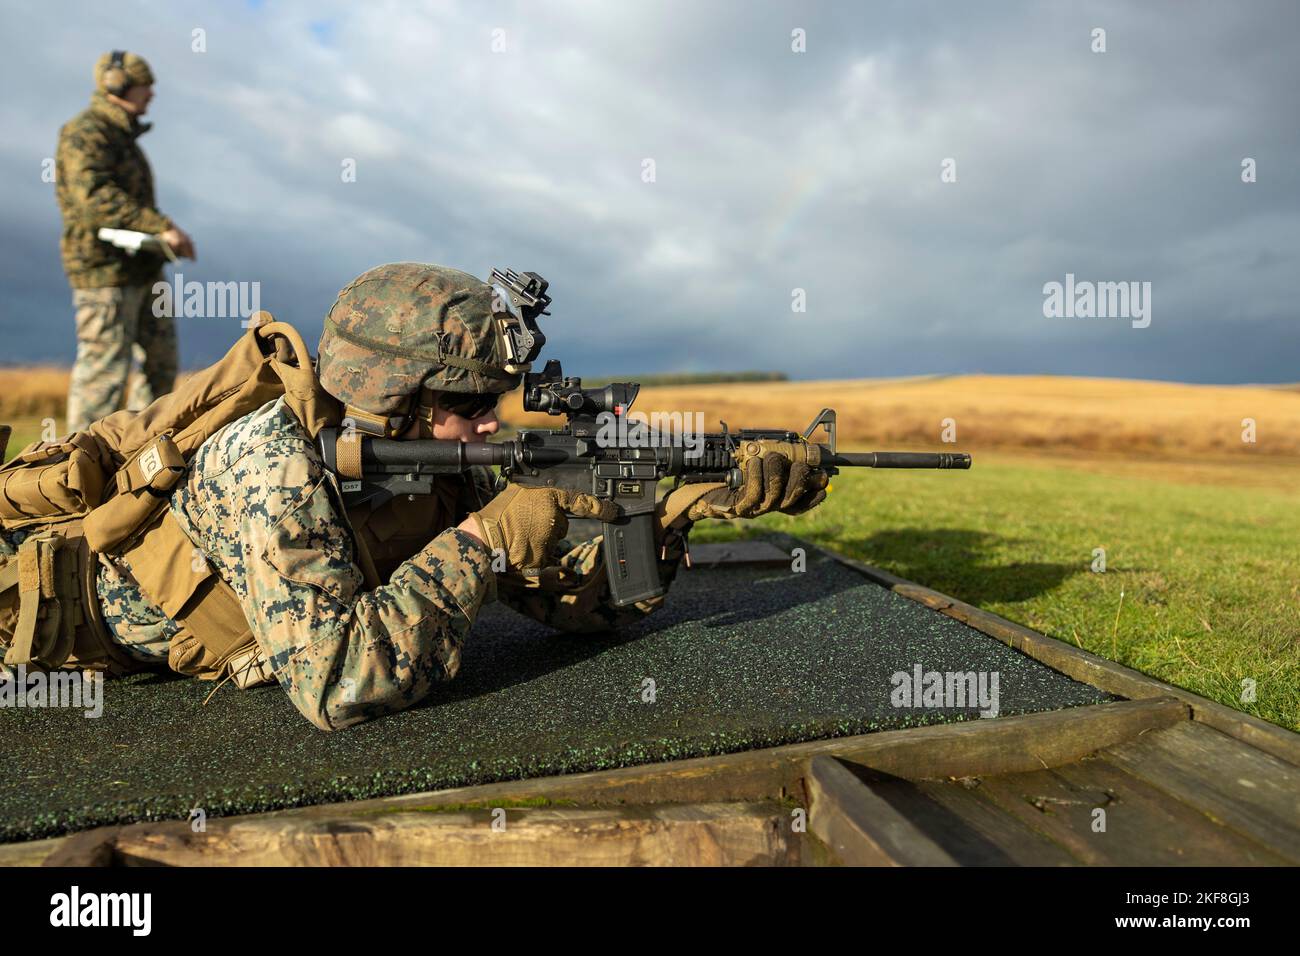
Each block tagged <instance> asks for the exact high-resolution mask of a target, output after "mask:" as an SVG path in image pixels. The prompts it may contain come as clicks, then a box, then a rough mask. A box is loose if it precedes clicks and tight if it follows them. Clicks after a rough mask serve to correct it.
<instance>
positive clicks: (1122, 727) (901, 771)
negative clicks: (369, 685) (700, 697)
mask: <svg viewBox="0 0 1300 956" xmlns="http://www.w3.org/2000/svg"><path fill="white" fill-rule="evenodd" d="M1186 719H1187V708H1186V706H1185V705H1183V704H1181V703H1179V702H1178V701H1174V700H1144V701H1119V702H1116V703H1110V704H1097V705H1093V706H1088V707H1075V708H1071V709H1069V710H1061V711H1051V712H1048V713H1042V714H1026V715H1023V716H1019V717H998V718H993V719H987V720H972V721H965V722H962V723H956V724H936V725H932V726H929V727H915V728H909V729H907V730H891V731H884V732H882V733H876V734H862V735H859V736H855V737H841V738H837V739H833V740H817V741H812V742H810V743H804V744H790V745H787V746H784V747H770V748H767V749H764V750H749V751H744V752H742V753H736V754H726V755H723V756H719V757H698V758H694V759H691V760H678V761H672V762H669V763H658V764H647V765H644V766H640V767H622V768H619V769H617V770H602V771H596V772H593V773H582V774H566V775H563V776H556V777H537V778H532V779H529V780H512V781H509V782H506V783H493V784H484V785H481V786H476V787H457V788H455V789H451V790H441V791H436V792H432V793H415V794H406V795H403V796H397V797H380V798H377V799H373V800H359V801H355V802H351V803H335V804H322V805H319V806H312V807H297V808H294V809H291V810H279V811H275V812H273V813H269V814H260V815H258V816H261V817H267V818H278V817H281V816H293V817H297V816H302V817H307V818H319V819H332V818H336V817H340V816H349V815H361V816H364V815H366V814H372V813H376V812H378V813H396V812H401V811H404V810H410V809H431V808H435V807H445V806H448V805H462V806H463V805H466V804H486V805H494V804H498V803H501V802H518V801H552V802H565V801H568V802H580V803H583V804H618V803H636V804H650V803H693V802H701V803H716V802H726V801H752V800H760V799H784V798H786V797H789V796H791V795H796V796H797V797H798V798H799V799H803V797H804V790H803V786H802V779H803V776H804V771H805V767H806V764H807V761H809V760H811V759H812V758H813V757H817V756H832V757H840V758H843V759H846V760H851V761H853V762H856V763H860V764H863V765H865V766H870V767H875V768H877V769H879V770H883V771H885V772H888V773H890V774H893V775H895V776H899V777H907V778H909V779H919V778H924V777H939V778H942V777H949V776H952V777H962V776H973V775H976V774H980V773H1009V772H1014V771H1017V770H1031V769H1036V768H1039V767H1043V766H1056V765H1058V764H1061V763H1070V762H1072V761H1074V760H1077V759H1079V757H1081V756H1083V755H1084V754H1087V753H1091V752H1092V751H1094V750H1097V749H1100V748H1102V747H1107V746H1110V745H1111V744H1113V743H1117V742H1120V741H1123V740H1127V739H1130V738H1132V737H1135V736H1137V735H1138V734H1140V733H1143V732H1144V731H1147V730H1152V729H1157V728H1161V727H1167V726H1170V725H1171V724H1174V723H1177V722H1179V721H1183V720H1186ZM241 819H244V818H242V817H229V818H224V819H223V818H220V817H209V818H208V822H207V825H208V829H209V831H211V830H212V829H213V828H214V827H215V828H221V827H225V826H229V825H231V821H237V820H241ZM125 829H128V828H127V827H104V828H100V829H98V830H90V831H86V832H85V833H82V834H76V835H74V836H72V837H66V838H63V839H69V840H76V841H77V844H76V846H75V847H74V848H73V849H72V851H70V852H73V853H74V854H75V855H76V856H77V858H79V859H87V860H88V859H90V858H91V857H90V856H89V855H88V854H89V853H90V850H89V848H90V847H91V846H92V845H93V844H94V841H96V840H99V841H100V843H104V842H105V841H107V844H108V845H111V844H112V842H113V840H115V839H116V838H117V837H116V835H117V834H118V833H120V832H121V831H123V830H125ZM97 834H98V836H97ZM101 852H102V851H101ZM82 865H91V864H89V863H86V864H82Z"/></svg>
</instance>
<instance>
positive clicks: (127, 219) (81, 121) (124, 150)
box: [55, 93, 172, 289]
mask: <svg viewBox="0 0 1300 956" xmlns="http://www.w3.org/2000/svg"><path fill="white" fill-rule="evenodd" d="M148 129H149V124H147V123H140V122H138V121H137V120H136V118H135V117H133V116H131V115H130V114H128V113H127V112H126V110H124V109H122V108H121V107H120V106H115V105H114V104H112V103H110V102H109V101H108V98H107V97H105V96H104V94H102V93H96V94H95V95H94V96H93V97H92V98H91V101H90V107H89V108H88V109H86V110H85V111H83V112H82V113H79V114H78V115H77V116H76V117H74V118H73V119H72V120H70V121H69V122H68V123H67V124H66V125H65V126H64V127H63V129H61V130H59V146H58V150H57V152H56V153H55V176H56V181H55V195H56V196H57V197H58V200H59V211H60V212H62V213H63V236H62V238H61V239H60V241H59V247H60V250H61V251H62V253H63V269H64V271H65V272H66V273H67V274H68V282H69V283H71V285H72V287H73V288H74V289H98V288H103V287H105V286H124V285H145V284H148V283H150V282H152V281H153V280H154V279H155V278H156V277H157V275H158V272H159V270H160V269H161V267H162V261H163V260H162V257H161V256H157V255H154V254H151V253H145V252H139V253H136V254H135V255H134V256H133V255H130V254H129V253H127V252H126V251H125V250H123V249H118V248H117V247H116V246H113V245H110V244H109V243H107V242H104V241H103V240H102V239H99V238H98V236H97V233H98V231H99V230H100V229H101V228H103V227H108V228H110V229H135V230H137V231H139V232H149V233H158V232H162V231H163V230H165V229H169V228H171V226H172V221H171V220H170V219H168V218H167V217H166V216H164V215H163V214H162V213H160V212H159V211H158V210H157V209H155V208H154V194H153V173H151V172H150V170H149V162H148V160H146V159H145V158H144V152H143V151H142V150H141V149H140V147H139V145H138V144H137V143H136V138H137V137H139V136H140V135H141V134H142V133H144V132H146V131H147V130H148Z"/></svg>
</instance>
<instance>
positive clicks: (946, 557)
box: [855, 528, 1088, 603]
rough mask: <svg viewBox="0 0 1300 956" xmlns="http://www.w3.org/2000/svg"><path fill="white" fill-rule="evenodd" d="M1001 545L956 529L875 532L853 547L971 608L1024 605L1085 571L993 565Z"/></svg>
mask: <svg viewBox="0 0 1300 956" xmlns="http://www.w3.org/2000/svg"><path fill="white" fill-rule="evenodd" d="M1007 540H1010V539H1006V538H1003V537H1002V536H1001V535H996V534H990V533H988V532H984V531H969V530H965V529H960V528H903V529H898V530H890V531H878V532H876V533H875V534H873V535H872V536H871V537H869V538H865V539H863V540H862V541H861V542H857V543H855V548H856V549H860V550H859V551H858V553H860V554H865V555H866V560H867V561H868V562H869V563H872V564H876V565H878V566H884V563H885V562H888V568H889V570H890V571H892V572H893V573H895V574H897V575H899V576H900V577H904V578H907V579H908V580H909V581H915V582H916V583H917V584H922V585H924V586H925V587H928V588H933V589H934V590H936V591H940V592H942V593H944V594H951V595H952V596H953V597H955V598H959V599H961V600H963V601H970V602H972V603H1000V602H1008V603H1010V602H1016V601H1027V600H1029V599H1030V598H1033V597H1038V596H1039V595H1040V594H1046V593H1047V592H1048V591H1051V590H1052V589H1053V588H1055V587H1057V586H1059V585H1060V584H1061V583H1062V582H1063V581H1065V579H1066V578H1068V577H1071V576H1072V575H1075V574H1080V573H1082V572H1084V571H1087V570H1088V564H1087V562H1086V560H1084V559H1082V558H1081V559H1080V560H1079V562H1078V564H1049V563H1046V562H1042V561H1017V562H1014V563H1011V564H1002V563H998V562H997V560H996V559H995V558H993V556H992V555H991V553H990V552H991V551H992V550H993V548H994V546H995V545H997V544H998V543H999V542H1003V541H1007ZM1084 557H1085V558H1086V557H1087V555H1085V556H1084ZM955 568H959V569H960V572H959V573H956V572H954V569H955ZM975 582H978V583H975Z"/></svg>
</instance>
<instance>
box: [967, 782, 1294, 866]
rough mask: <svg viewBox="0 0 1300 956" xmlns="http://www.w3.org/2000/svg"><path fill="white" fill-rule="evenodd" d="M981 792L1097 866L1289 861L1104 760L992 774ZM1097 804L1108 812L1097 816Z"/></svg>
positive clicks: (980, 783) (984, 796) (1029, 825)
mask: <svg viewBox="0 0 1300 956" xmlns="http://www.w3.org/2000/svg"><path fill="white" fill-rule="evenodd" d="M975 792H976V793H977V794H978V795H979V796H980V797H981V798H982V799H985V800H988V801H989V802H990V803H991V804H993V805H995V806H997V807H998V808H999V809H1001V810H1002V811H1003V812H1005V813H1007V814H1008V815H1010V816H1012V817H1014V818H1015V819H1016V820H1018V821H1019V822H1020V823H1022V824H1024V825H1026V826H1028V827H1030V828H1032V829H1035V830H1037V831H1038V832H1040V833H1042V834H1043V835H1044V836H1046V837H1048V838H1050V839H1051V840H1053V841H1055V842H1057V843H1059V844H1060V845H1062V846H1064V847H1065V848H1066V849H1067V850H1069V852H1070V853H1072V854H1073V855H1075V856H1076V857H1078V858H1079V859H1080V860H1081V861H1082V862H1083V863H1085V864H1088V865H1092V866H1243V865H1248V864H1255V865H1259V864H1277V863H1283V862H1285V861H1283V860H1281V859H1280V858H1278V857H1277V856H1276V855H1275V854H1273V853H1271V852H1269V851H1268V849H1267V848H1266V847H1262V846H1260V845H1259V844H1258V843H1254V842H1251V841H1248V840H1245V839H1243V838H1241V837H1240V836H1239V835H1236V834H1234V833H1232V832H1231V831H1229V830H1227V829H1225V828H1223V827H1221V826H1218V825H1217V824H1215V823H1214V821H1212V820H1210V819H1209V818H1207V817H1206V816H1204V815H1203V814H1200V813H1198V812H1197V811H1195V810H1193V809H1192V808H1190V807H1188V806H1186V805H1184V804H1183V803H1180V802H1179V801H1178V800H1176V799H1173V798H1171V797H1170V795H1169V794H1167V793H1164V792H1162V791H1161V790H1159V789H1158V788H1156V787H1153V786H1151V785H1150V784H1149V783H1148V782H1146V781H1144V780H1141V779H1139V778H1137V777H1134V776H1131V775H1127V774H1123V773H1121V772H1117V771H1116V768H1114V767H1111V766H1109V765H1107V764H1106V763H1105V762H1104V761H1103V760H1089V761H1083V762H1081V763H1078V764H1074V765H1072V766H1070V767H1058V768H1055V769H1053V770H1041V771H1038V772H1036V773H1025V774H1009V775H1007V776H1002V777H988V778H984V779H981V780H980V781H979V786H978V787H977V788H976V791H975ZM1099 809H1100V810H1102V811H1104V813H1105V817H1104V819H1101V820H1099V819H1098V818H1097V817H1096V811H1097V810H1099ZM1101 826H1104V829H1099V827H1101Z"/></svg>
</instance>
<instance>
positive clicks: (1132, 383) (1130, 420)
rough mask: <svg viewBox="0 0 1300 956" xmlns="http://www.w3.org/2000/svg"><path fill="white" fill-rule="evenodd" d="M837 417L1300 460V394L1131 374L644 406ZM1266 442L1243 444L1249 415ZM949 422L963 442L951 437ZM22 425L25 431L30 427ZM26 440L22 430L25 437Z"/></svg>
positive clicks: (1, 374)
mask: <svg viewBox="0 0 1300 956" xmlns="http://www.w3.org/2000/svg"><path fill="white" fill-rule="evenodd" d="M67 382H68V370H67V369H63V368H51V367H37V368H8V369H6V368H0V422H12V423H14V424H15V425H18V426H19V427H20V428H23V426H25V425H28V424H29V423H31V422H32V421H33V420H37V421H39V420H40V419H42V418H47V417H49V418H54V419H56V420H61V419H62V416H63V411H64V403H65V399H66V394H67ZM520 402H521V399H520V394H519V392H518V391H516V392H514V393H512V394H510V395H508V396H506V398H505V400H504V402H503V403H502V408H501V417H502V419H503V420H504V421H505V422H507V423H508V424H510V425H515V426H518V425H525V424H527V425H533V426H541V427H547V426H551V427H554V426H555V425H556V424H557V423H558V420H557V419H554V418H550V417H548V416H546V415H536V414H533V415H525V414H524V413H523V411H522V407H521V404H520ZM828 405H829V406H831V407H832V408H834V409H835V410H836V411H837V413H838V422H839V440H840V442H841V443H842V444H843V445H845V446H846V447H855V448H862V447H866V446H873V447H878V448H881V449H884V448H886V447H898V448H934V449H943V448H945V447H948V448H953V447H955V448H960V449H961V450H963V451H971V452H977V451H980V450H985V449H999V450H1005V451H1019V452H1037V453H1047V454H1048V456H1049V457H1058V456H1060V455H1076V454H1077V455H1082V456H1084V457H1094V456H1101V457H1104V458H1108V459H1109V458H1118V459H1123V458H1133V459H1143V460H1151V459H1156V460H1182V461H1183V462H1190V461H1195V460H1198V459H1202V460H1205V461H1206V462H1207V463H1211V462H1233V461H1235V462H1245V461H1248V460H1249V459H1250V458H1257V457H1259V456H1263V457H1266V458H1269V459H1271V460H1272V461H1273V462H1275V463H1277V464H1281V463H1282V462H1283V461H1284V460H1286V459H1294V460H1297V461H1300V391H1297V390H1295V389H1293V388H1289V387H1285V386H1249V385H1186V384H1181V383H1173V382H1150V381H1140V380H1129V379H1097V378H1071V377H1060V376H1033V375H1026V376H1017V375H958V376H948V377H927V378H915V379H857V380H843V381H820V382H741V383H728V384H716V385H674V386H654V387H646V388H643V389H642V390H641V395H640V397H639V398H638V399H637V402H636V405H635V409H636V410H637V411H640V412H644V413H647V414H649V413H651V412H655V411H661V412H683V413H693V412H696V411H699V412H702V413H703V414H704V422H705V427H706V428H707V429H709V430H710V431H714V430H717V429H718V422H719V420H723V421H726V422H727V424H728V425H729V426H730V427H732V428H758V427H765V428H775V427H785V428H791V429H800V430H801V429H803V428H804V427H805V426H806V425H807V424H808V422H810V421H811V420H812V418H813V416H814V415H816V414H817V412H818V411H820V410H821V409H822V408H823V407H825V406H828ZM1247 418H1249V419H1253V420H1254V422H1255V427H1256V441H1255V442H1254V443H1248V442H1244V441H1242V432H1243V425H1242V421H1243V419H1247ZM945 419H952V420H953V422H954V423H955V426H956V438H957V441H956V443H955V445H945V444H944V443H943V441H942V438H941V433H942V431H943V429H944V427H945V426H944V422H945ZM23 430H26V429H25V428H23ZM15 437H16V436H15Z"/></svg>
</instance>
